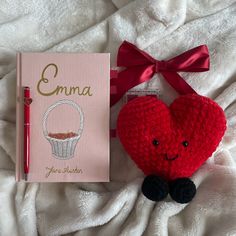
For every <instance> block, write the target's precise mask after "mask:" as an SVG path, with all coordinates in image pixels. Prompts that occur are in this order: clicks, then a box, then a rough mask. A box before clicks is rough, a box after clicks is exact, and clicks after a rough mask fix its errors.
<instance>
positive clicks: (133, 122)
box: [117, 94, 226, 180]
mask: <svg viewBox="0 0 236 236" xmlns="http://www.w3.org/2000/svg"><path fill="white" fill-rule="evenodd" d="M225 129H226V119H225V115H224V112H223V110H222V109H221V108H220V106H219V105H218V104H216V103H215V102H214V101H213V100H211V99H209V98H207V97H204V96H200V95H197V94H189V95H183V96H180V97H178V98H177V99H176V100H175V101H174V102H173V103H172V104H171V105H170V106H169V107H168V106H167V105H166V104H164V103H163V102H162V101H161V100H158V99H157V98H154V97H150V96H145V97H139V98H136V99H134V100H132V101H130V102H129V103H127V104H126V105H125V106H124V107H123V108H122V110H121V111H120V114H119V116H118V123H117V133H118V136H119V138H120V140H121V143H122V144H123V145H124V148H125V149H126V151H127V152H128V154H129V155H130V156H131V158H132V159H133V160H134V161H135V163H136V164H137V165H138V167H139V168H140V169H142V170H143V172H144V174H145V175H150V174H156V175H158V176H160V177H163V178H164V179H166V180H173V179H176V178H181V177H190V176H192V174H193V173H194V172H195V171H196V170H197V169H198V168H199V167H200V166H201V165H202V164H203V163H204V162H205V161H206V160H207V159H208V158H209V157H210V156H211V155H212V153H213V152H214V151H215V150H216V148H217V146H218V145H219V142H220V141H221V139H222V137H223V135H224V132H225Z"/></svg>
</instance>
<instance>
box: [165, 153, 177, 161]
mask: <svg viewBox="0 0 236 236" xmlns="http://www.w3.org/2000/svg"><path fill="white" fill-rule="evenodd" d="M178 157H179V155H178V154H176V155H175V156H170V155H168V154H167V153H166V154H165V160H168V161H173V160H175V159H177V158H178Z"/></svg>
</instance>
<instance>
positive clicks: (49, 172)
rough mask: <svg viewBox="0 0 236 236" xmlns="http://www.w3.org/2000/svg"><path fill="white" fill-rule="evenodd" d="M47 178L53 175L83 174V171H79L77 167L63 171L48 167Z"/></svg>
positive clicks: (63, 169) (66, 168)
mask: <svg viewBox="0 0 236 236" xmlns="http://www.w3.org/2000/svg"><path fill="white" fill-rule="evenodd" d="M46 171H47V172H46V174H45V177H46V178H48V177H49V176H50V175H51V174H66V173H67V174H83V171H82V169H79V168H78V167H77V166H76V167H75V168H69V166H67V167H64V168H62V169H60V168H55V167H54V166H51V167H46Z"/></svg>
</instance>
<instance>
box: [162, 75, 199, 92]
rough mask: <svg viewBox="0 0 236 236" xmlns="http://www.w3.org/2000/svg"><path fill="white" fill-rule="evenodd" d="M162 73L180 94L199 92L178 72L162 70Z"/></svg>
mask: <svg viewBox="0 0 236 236" xmlns="http://www.w3.org/2000/svg"><path fill="white" fill-rule="evenodd" d="M161 74H162V76H163V77H164V78H165V80H166V81H167V82H168V83H169V84H170V85H171V86H172V87H173V88H174V89H175V90H176V91H177V92H178V93H179V94H180V95H185V94H190V93H197V92H196V91H195V90H194V89H193V88H192V87H191V86H190V85H189V84H188V83H187V82H186V81H185V80H184V79H183V78H182V77H181V76H180V75H179V74H178V73H176V72H169V71H162V72H161Z"/></svg>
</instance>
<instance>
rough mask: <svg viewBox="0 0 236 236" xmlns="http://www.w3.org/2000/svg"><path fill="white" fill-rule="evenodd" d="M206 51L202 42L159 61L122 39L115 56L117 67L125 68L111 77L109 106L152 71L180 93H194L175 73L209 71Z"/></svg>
mask: <svg viewBox="0 0 236 236" xmlns="http://www.w3.org/2000/svg"><path fill="white" fill-rule="evenodd" d="M209 64H210V59H209V53H208V49H207V46H206V45H201V46H198V47H196V48H193V49H190V50H189V51H186V52H184V53H182V54H180V55H178V56H176V57H174V58H172V59H169V60H167V61H159V60H156V59H154V58H153V57H151V56H150V55H149V54H147V53H146V52H144V51H142V50H140V49H139V48H137V47H136V46H135V45H133V44H132V43H129V42H127V41H124V42H123V43H122V44H121V46H120V48H119V50H118V55H117V66H119V67H126V68H125V69H124V70H123V71H121V72H119V73H118V76H117V78H112V79H111V81H110V82H111V91H112V93H111V106H113V105H114V104H115V103H116V102H118V101H119V100H120V98H121V97H122V96H123V95H124V94H125V93H126V92H127V91H128V90H129V89H131V88H133V87H135V86H136V85H138V84H141V83H143V82H146V81H148V80H150V79H151V78H152V77H153V75H154V74H155V73H161V74H162V76H163V77H164V78H165V79H166V81H167V82H168V83H169V84H170V85H171V86H172V87H173V88H174V89H175V90H176V91H177V92H178V93H179V94H181V95H183V94H189V93H196V92H195V91H194V89H193V88H192V87H191V86H190V85H189V84H187V82H185V80H184V79H183V78H182V77H181V76H180V75H179V74H178V73H177V72H178V71H185V72H202V71H207V70H209Z"/></svg>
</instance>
